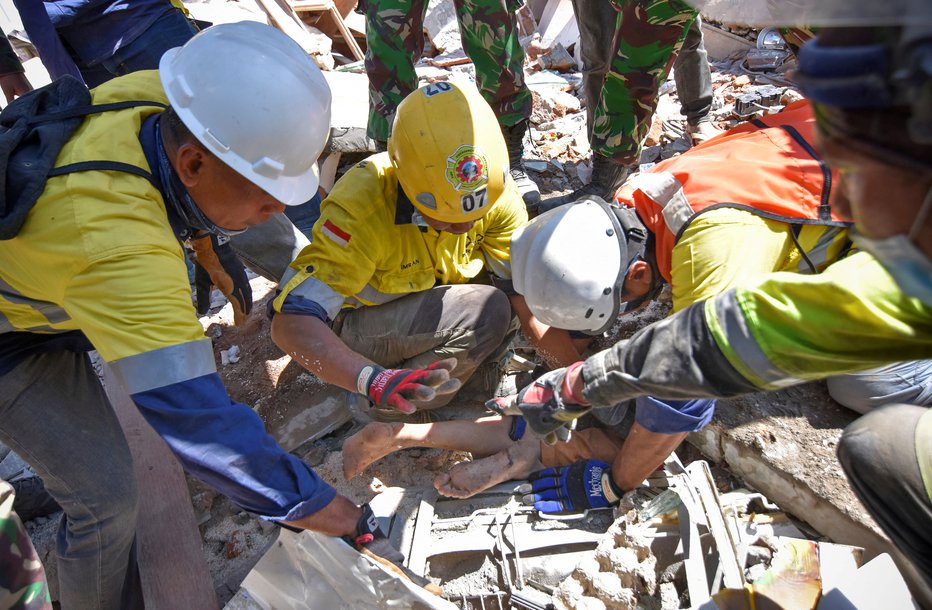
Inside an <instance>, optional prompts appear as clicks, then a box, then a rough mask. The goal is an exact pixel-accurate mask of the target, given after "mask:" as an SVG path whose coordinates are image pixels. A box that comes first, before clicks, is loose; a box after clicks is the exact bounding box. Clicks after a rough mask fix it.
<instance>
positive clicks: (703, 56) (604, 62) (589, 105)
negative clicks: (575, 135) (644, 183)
mask: <svg viewBox="0 0 932 610" xmlns="http://www.w3.org/2000/svg"><path fill="white" fill-rule="evenodd" d="M573 12H574V13H576V21H577V22H578V23H579V44H580V47H581V48H580V57H581V58H582V64H583V65H582V75H583V92H584V93H585V95H586V120H587V122H586V125H587V134H588V136H589V138H590V139H591V138H592V114H593V113H594V112H595V103H594V102H593V100H598V99H600V98H601V97H602V87H603V85H604V84H605V75H606V74H607V73H608V71H609V69H610V68H611V62H612V38H613V37H614V36H615V24H616V21H617V18H618V12H617V11H616V10H615V9H614V8H613V7H612V3H611V2H608V1H607V0H573ZM700 25H701V19H700V18H698V17H697V18H696V20H695V21H694V22H693V24H692V25H691V26H690V28H689V30H688V31H687V32H686V38H685V39H684V40H683V47H682V48H681V49H680V53H679V55H677V57H676V60H675V62H674V64H673V79H674V81H675V82H676V92H677V95H678V96H679V99H680V106H681V110H680V111H681V112H682V114H684V115H686V119H687V121H689V122H690V123H691V124H693V125H695V124H697V123H699V122H701V121H703V120H707V119H708V116H709V111H710V110H711V109H712V70H711V68H710V67H709V61H708V53H706V50H705V45H704V44H703V42H702V30H701V29H699V26H700Z"/></svg>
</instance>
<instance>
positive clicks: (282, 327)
mask: <svg viewBox="0 0 932 610" xmlns="http://www.w3.org/2000/svg"><path fill="white" fill-rule="evenodd" d="M272 340H273V341H275V344H276V345H278V346H279V347H280V348H282V350H284V351H285V353H287V354H288V355H289V356H291V357H292V358H293V359H294V360H296V361H297V362H298V363H299V364H300V365H301V366H303V367H304V368H306V369H307V370H309V371H310V372H312V373H314V375H315V376H317V377H318V378H319V379H320V380H321V381H325V382H327V383H332V384H334V385H337V386H339V387H341V388H343V389H344V390H349V391H351V392H357V391H358V389H357V387H356V380H357V377H358V376H359V372H360V371H361V370H362V369H363V367H365V366H371V365H374V364H375V363H373V362H372V361H371V360H369V359H368V358H365V357H364V356H361V355H360V354H357V353H356V352H354V351H353V350H351V349H350V348H348V347H347V346H346V344H345V343H343V341H342V340H341V339H340V338H339V337H338V336H337V335H336V334H335V333H334V332H333V331H332V330H331V329H330V327H329V326H327V324H326V323H324V322H323V321H322V320H321V319H319V318H317V317H314V316H309V315H301V314H288V313H278V314H275V317H274V318H273V319H272Z"/></svg>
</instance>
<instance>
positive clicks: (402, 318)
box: [272, 82, 527, 419]
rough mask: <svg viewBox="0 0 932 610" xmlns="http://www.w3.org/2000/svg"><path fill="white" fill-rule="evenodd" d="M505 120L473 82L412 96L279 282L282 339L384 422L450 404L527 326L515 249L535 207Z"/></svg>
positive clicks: (277, 329)
mask: <svg viewBox="0 0 932 610" xmlns="http://www.w3.org/2000/svg"><path fill="white" fill-rule="evenodd" d="M497 125H498V123H497V121H496V118H495V114H494V113H493V111H492V109H491V108H490V107H489V105H488V104H487V103H486V102H485V101H484V100H483V99H482V97H481V96H480V95H479V92H478V91H477V90H476V89H475V88H474V87H472V86H470V85H461V84H456V83H447V82H442V83H435V84H432V85H428V86H425V87H422V88H420V89H418V90H417V91H414V92H413V93H411V94H410V95H409V96H408V97H406V98H405V99H404V100H403V101H402V103H401V104H400V105H399V107H398V112H397V114H396V116H395V122H394V126H393V128H392V135H391V137H390V138H389V141H388V151H387V152H384V153H379V154H376V155H373V156H371V157H369V158H368V159H366V160H364V161H362V162H361V163H359V164H358V165H357V166H356V167H354V168H353V169H351V170H350V171H349V172H347V173H346V175H344V176H343V177H342V178H341V179H340V180H339V181H338V182H337V184H336V185H334V188H333V190H332V191H331V192H330V194H329V195H328V196H327V198H326V199H325V200H324V201H323V203H322V205H321V217H320V218H319V219H318V220H317V222H316V224H315V225H314V230H313V239H312V243H311V245H310V246H308V247H307V248H305V249H304V251H303V252H302V253H301V255H300V256H298V258H297V259H296V260H295V261H294V263H292V265H291V269H290V270H289V272H288V273H286V275H285V278H284V279H283V280H282V283H281V293H280V294H279V295H278V297H277V298H276V300H275V302H274V309H275V312H276V313H275V315H274V318H273V321H272V337H273V339H274V340H275V342H276V343H277V344H278V345H279V346H280V347H281V348H282V349H283V350H285V351H286V352H287V353H288V354H290V355H291V356H292V357H293V358H295V359H296V360H297V361H298V362H299V363H301V364H302V365H303V366H304V367H305V368H307V369H308V370H310V371H311V372H312V373H314V374H315V375H317V376H318V377H319V378H320V379H322V380H324V381H326V382H328V383H332V384H334V385H336V386H339V387H341V388H343V389H345V390H349V391H350V392H355V393H358V394H360V395H362V396H364V397H366V398H368V400H369V401H370V402H371V404H372V405H373V407H374V415H375V416H376V417H378V418H395V419H397V418H398V417H399V416H400V415H402V414H409V413H412V412H413V411H415V409H420V410H425V409H435V408H438V407H441V406H443V405H445V404H447V403H448V402H449V401H450V400H451V399H452V397H453V395H454V393H455V392H456V391H457V389H458V388H459V387H460V386H461V384H462V383H465V382H466V381H467V380H468V379H469V378H470V377H471V376H472V374H473V373H474V372H475V370H476V368H477V367H478V366H479V365H480V364H482V363H483V362H484V361H486V360H487V359H489V358H490V357H491V356H493V355H495V354H498V353H504V350H505V349H506V348H507V344H508V342H509V340H510V338H511V335H512V334H513V333H514V331H515V330H516V324H514V323H513V321H512V309H511V305H512V304H515V305H516V309H517V308H518V307H523V298H522V297H520V296H518V295H514V294H513V293H512V291H511V290H510V284H511V264H510V258H509V251H508V246H509V242H510V240H511V236H512V234H513V233H514V231H515V230H516V229H517V228H518V227H520V226H522V225H524V224H525V223H526V222H527V212H526V210H525V206H524V203H523V200H522V198H521V195H520V194H519V193H518V191H517V189H516V187H515V184H514V182H513V180H512V179H511V177H510V176H509V174H508V152H507V150H506V147H505V142H504V139H503V137H502V134H501V130H499V129H498V127H497ZM482 282H487V283H482ZM525 309H526V308H525ZM421 369H423V370H421ZM447 371H449V379H447ZM441 372H442V377H440V376H439V375H440V373H441Z"/></svg>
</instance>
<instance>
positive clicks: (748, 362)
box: [713, 290, 801, 389]
mask: <svg viewBox="0 0 932 610" xmlns="http://www.w3.org/2000/svg"><path fill="white" fill-rule="evenodd" d="M713 302H714V305H715V317H716V318H718V324H719V326H720V327H721V329H722V332H724V333H725V336H726V337H727V338H728V345H729V346H730V347H731V349H732V350H733V351H734V353H735V355H736V356H737V357H738V359H739V360H740V361H741V362H742V364H744V366H745V367H747V369H748V370H749V371H750V372H751V374H753V375H755V376H757V378H758V379H760V380H761V381H763V382H764V383H765V384H767V387H768V389H776V388H784V387H787V386H791V385H793V384H796V383H799V382H800V381H801V380H800V379H797V378H795V377H790V376H788V375H787V374H786V373H785V372H784V371H781V370H780V369H779V368H777V367H776V366H774V364H773V363H772V362H770V359H769V358H768V357H767V355H766V354H765V353H764V352H763V350H761V348H760V345H758V343H757V340H756V339H755V338H754V336H753V335H752V334H751V331H750V329H749V328H748V326H747V323H746V321H745V319H744V314H742V312H741V308H740V307H738V300H737V299H736V298H735V291H734V290H729V291H728V292H725V293H723V294H720V295H719V296H718V297H716V298H715V299H714V301H713Z"/></svg>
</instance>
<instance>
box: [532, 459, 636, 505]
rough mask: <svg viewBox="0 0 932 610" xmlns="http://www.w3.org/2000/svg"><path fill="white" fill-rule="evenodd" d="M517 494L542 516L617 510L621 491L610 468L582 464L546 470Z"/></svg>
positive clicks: (595, 462)
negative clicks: (593, 509) (521, 495)
mask: <svg viewBox="0 0 932 610" xmlns="http://www.w3.org/2000/svg"><path fill="white" fill-rule="evenodd" d="M528 481H529V483H527V484H525V485H522V486H521V487H520V489H519V490H518V491H519V492H520V493H522V494H527V495H525V496H524V497H523V498H522V501H523V502H524V503H525V504H533V505H534V508H536V509H537V510H539V511H541V512H542V513H561V512H575V511H583V510H587V509H590V508H606V507H608V506H614V505H615V504H618V501H619V500H621V496H622V491H621V490H620V489H618V486H617V485H615V482H614V481H613V480H612V469H611V467H610V466H609V465H608V464H606V463H605V462H603V461H601V460H582V461H579V462H576V463H574V464H570V465H569V466H563V467H562V468H544V469H543V470H538V471H537V472H534V473H532V474H531V476H529V477H528Z"/></svg>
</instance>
